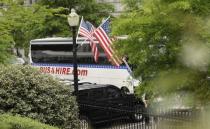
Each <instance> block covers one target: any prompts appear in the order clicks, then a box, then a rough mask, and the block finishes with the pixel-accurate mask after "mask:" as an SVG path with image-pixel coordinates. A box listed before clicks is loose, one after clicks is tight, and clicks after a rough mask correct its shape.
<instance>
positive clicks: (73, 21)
mask: <svg viewBox="0 0 210 129" xmlns="http://www.w3.org/2000/svg"><path fill="white" fill-rule="evenodd" d="M68 23H69V25H70V27H71V30H72V37H73V68H74V92H75V95H76V96H77V93H78V73H77V46H76V27H77V26H78V24H79V15H77V13H76V11H75V10H74V9H71V13H70V14H69V15H68Z"/></svg>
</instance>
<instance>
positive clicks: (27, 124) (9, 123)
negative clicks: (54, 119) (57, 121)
mask: <svg viewBox="0 0 210 129" xmlns="http://www.w3.org/2000/svg"><path fill="white" fill-rule="evenodd" d="M0 129H58V128H57V127H53V126H49V125H46V124H43V123H40V122H38V121H35V120H33V119H30V118H26V117H20V116H12V115H8V114H3V115H0Z"/></svg>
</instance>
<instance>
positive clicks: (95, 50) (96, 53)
mask: <svg viewBox="0 0 210 129" xmlns="http://www.w3.org/2000/svg"><path fill="white" fill-rule="evenodd" d="M86 25H87V27H88V31H89V32H90V34H91V36H92V37H93V33H94V30H95V27H94V26H93V25H92V24H91V23H90V22H88V21H86ZM93 38H94V37H93ZM93 40H94V39H93ZM90 46H91V51H92V53H93V55H94V60H95V62H98V57H99V51H98V48H97V44H96V43H95V42H91V41H90Z"/></svg>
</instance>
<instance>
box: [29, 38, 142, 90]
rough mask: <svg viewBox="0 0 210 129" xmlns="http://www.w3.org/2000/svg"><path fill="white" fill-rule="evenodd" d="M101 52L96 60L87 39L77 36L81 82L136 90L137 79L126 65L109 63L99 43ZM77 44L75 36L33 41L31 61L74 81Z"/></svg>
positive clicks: (41, 70) (43, 68)
mask: <svg viewBox="0 0 210 129" xmlns="http://www.w3.org/2000/svg"><path fill="white" fill-rule="evenodd" d="M98 48H99V51H100V55H99V60H98V63H95V62H94V58H93V55H92V53H91V48H90V45H89V42H88V41H86V40H85V38H82V37H79V38H78V39H77V62H78V79H79V83H85V82H87V83H96V84H111V85H115V86H117V87H119V88H121V89H122V90H124V91H126V92H129V93H134V86H137V85H138V83H139V81H138V80H134V79H133V78H132V76H131V75H130V74H129V72H128V69H127V67H126V66H125V65H123V64H122V65H121V66H119V67H117V66H113V65H111V64H110V62H108V60H107V58H106V56H105V54H104V52H103V50H102V49H101V48H100V46H99V45H98ZM72 49H73V45H72V38H44V39H35V40H32V41H31V42H30V50H29V59H30V64H31V65H32V66H34V67H37V68H38V69H39V70H40V72H42V73H47V74H51V75H53V76H55V77H58V78H59V79H61V80H62V81H64V82H65V83H67V84H69V83H73V52H72Z"/></svg>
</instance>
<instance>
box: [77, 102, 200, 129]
mask: <svg viewBox="0 0 210 129" xmlns="http://www.w3.org/2000/svg"><path fill="white" fill-rule="evenodd" d="M82 106H83V108H87V109H88V108H90V107H91V109H94V111H95V112H93V111H92V112H91V113H90V112H89V114H92V115H93V116H94V113H95V116H96V119H94V120H93V119H92V120H91V119H89V118H88V117H87V116H83V115H81V117H80V118H81V122H80V123H81V129H197V128H199V127H196V126H198V124H195V123H197V121H196V118H197V115H198V111H196V110H193V109H170V110H169V109H162V108H159V109H155V110H149V109H142V108H141V107H139V109H141V110H139V109H138V108H137V109H135V110H132V111H131V110H120V109H118V108H110V107H109V108H107V107H103V106H93V105H82ZM100 111H101V112H100ZM106 115H107V116H108V117H105V116H106ZM99 116H101V117H104V118H101V117H99ZM132 117H134V118H132ZM97 119H100V120H99V121H97Z"/></svg>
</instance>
